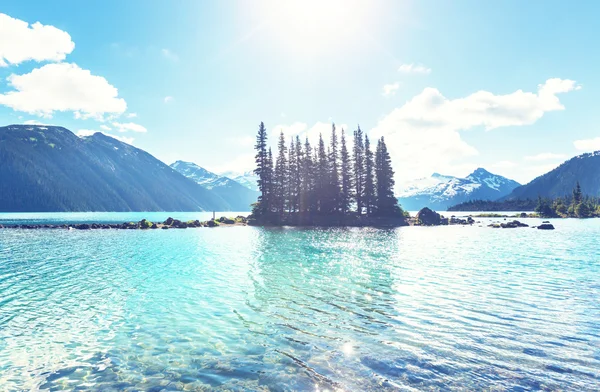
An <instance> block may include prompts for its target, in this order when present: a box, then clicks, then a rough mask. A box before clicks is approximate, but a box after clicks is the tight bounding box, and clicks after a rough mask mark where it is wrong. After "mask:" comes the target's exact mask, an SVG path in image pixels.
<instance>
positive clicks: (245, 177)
mask: <svg viewBox="0 0 600 392" xmlns="http://www.w3.org/2000/svg"><path fill="white" fill-rule="evenodd" d="M220 175H221V176H224V177H227V178H231V179H232V180H234V181H235V182H237V183H238V184H241V185H243V186H245V187H246V188H248V189H252V190H253V191H256V192H258V183H257V181H258V177H257V176H256V174H254V172H253V171H247V172H243V173H236V172H233V171H228V172H223V173H220Z"/></svg>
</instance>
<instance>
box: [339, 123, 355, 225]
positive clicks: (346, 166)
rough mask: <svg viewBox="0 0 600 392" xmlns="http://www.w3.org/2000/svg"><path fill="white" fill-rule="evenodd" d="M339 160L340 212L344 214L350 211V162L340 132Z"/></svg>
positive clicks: (344, 139)
mask: <svg viewBox="0 0 600 392" xmlns="http://www.w3.org/2000/svg"><path fill="white" fill-rule="evenodd" d="M340 160H341V163H340V164H341V182H342V184H341V188H342V189H341V195H340V211H341V212H342V213H343V214H346V213H347V212H348V211H349V210H350V203H351V202H352V162H351V161H350V154H349V153H348V148H347V146H346V137H345V136H344V132H343V131H342V148H341V151H340Z"/></svg>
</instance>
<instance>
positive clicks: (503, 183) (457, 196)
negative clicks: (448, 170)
mask: <svg viewBox="0 0 600 392" xmlns="http://www.w3.org/2000/svg"><path fill="white" fill-rule="evenodd" d="M519 185H520V184H519V183H518V182H516V181H513V180H510V179H508V178H506V177H502V176H500V175H497V174H492V173H490V172H488V171H487V170H485V169H483V168H478V169H477V170H475V171H474V172H473V173H471V174H469V175H468V176H467V177H465V178H459V177H453V176H445V175H442V174H438V173H434V174H433V175H432V176H431V177H428V178H422V179H419V180H415V181H412V182H410V183H408V184H407V185H406V186H405V187H404V188H403V189H402V190H401V191H400V192H399V194H398V201H399V202H400V205H401V206H402V208H403V209H405V210H408V211H417V210H420V209H421V208H423V207H429V208H432V209H435V210H446V209H448V207H450V206H453V205H455V204H458V203H462V202H464V201H467V200H476V199H481V200H496V199H499V198H501V197H503V196H506V195H508V194H509V193H510V192H511V191H512V190H513V189H515V188H517V187H518V186H519Z"/></svg>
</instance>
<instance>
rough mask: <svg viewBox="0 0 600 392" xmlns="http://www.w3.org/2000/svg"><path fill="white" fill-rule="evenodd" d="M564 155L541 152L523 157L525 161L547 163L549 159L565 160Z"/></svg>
mask: <svg viewBox="0 0 600 392" xmlns="http://www.w3.org/2000/svg"><path fill="white" fill-rule="evenodd" d="M565 158H567V156H566V155H565V154H554V153H551V152H543V153H540V154H537V155H528V156H526V157H525V160H526V161H549V160H551V159H565Z"/></svg>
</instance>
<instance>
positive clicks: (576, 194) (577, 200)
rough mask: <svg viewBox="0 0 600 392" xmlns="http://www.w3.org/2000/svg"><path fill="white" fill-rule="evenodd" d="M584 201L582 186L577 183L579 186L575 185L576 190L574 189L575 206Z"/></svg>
mask: <svg viewBox="0 0 600 392" xmlns="http://www.w3.org/2000/svg"><path fill="white" fill-rule="evenodd" d="M582 200H583V194H582V193H581V185H579V181H577V184H576V185H575V188H574V189H573V204H574V205H577V204H579V203H581V201H582Z"/></svg>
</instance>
